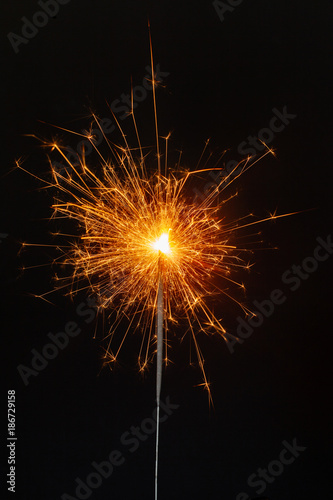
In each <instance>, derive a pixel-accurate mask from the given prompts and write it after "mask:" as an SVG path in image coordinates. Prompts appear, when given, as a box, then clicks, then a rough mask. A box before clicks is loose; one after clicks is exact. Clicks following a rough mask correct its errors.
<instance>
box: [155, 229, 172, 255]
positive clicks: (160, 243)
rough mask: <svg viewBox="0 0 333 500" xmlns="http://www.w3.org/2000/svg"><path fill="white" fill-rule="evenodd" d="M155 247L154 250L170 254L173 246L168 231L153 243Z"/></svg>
mask: <svg viewBox="0 0 333 500" xmlns="http://www.w3.org/2000/svg"><path fill="white" fill-rule="evenodd" d="M153 248H154V250H158V251H160V252H162V253H165V254H168V253H170V252H171V248H170V245H169V234H168V233H163V234H161V236H160V237H159V238H158V240H156V241H155V242H154V243H153Z"/></svg>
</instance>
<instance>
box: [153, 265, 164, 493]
mask: <svg viewBox="0 0 333 500" xmlns="http://www.w3.org/2000/svg"><path fill="white" fill-rule="evenodd" d="M159 264H160V263H159ZM156 325H157V366H156V404H157V412H156V451H155V500H157V475H158V442H159V428H160V395H161V384H162V356H163V280H162V273H161V267H160V265H159V273H158V292H157V318H156Z"/></svg>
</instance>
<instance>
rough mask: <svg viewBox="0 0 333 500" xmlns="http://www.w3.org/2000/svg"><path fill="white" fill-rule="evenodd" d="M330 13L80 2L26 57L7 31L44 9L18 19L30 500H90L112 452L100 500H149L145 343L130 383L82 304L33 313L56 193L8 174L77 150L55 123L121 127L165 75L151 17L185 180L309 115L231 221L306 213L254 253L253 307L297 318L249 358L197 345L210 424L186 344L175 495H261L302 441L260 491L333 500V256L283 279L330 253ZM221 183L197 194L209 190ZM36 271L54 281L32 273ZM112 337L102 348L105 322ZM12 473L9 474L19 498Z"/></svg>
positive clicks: (19, 359) (14, 192) (9, 373)
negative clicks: (110, 121)
mask: <svg viewBox="0 0 333 500" xmlns="http://www.w3.org/2000/svg"><path fill="white" fill-rule="evenodd" d="M226 3H227V2H226ZM330 7H331V2H329V1H328V0H327V1H321V2H319V3H318V4H317V3H315V2H312V1H296V0H294V1H292V2H290V1H287V0H271V1H269V2H267V1H264V0H253V1H251V0H244V1H243V2H240V4H239V5H238V6H237V7H235V8H234V10H232V11H229V12H226V13H225V19H224V20H223V22H221V20H220V19H219V16H218V14H217V12H216V10H215V9H214V6H213V4H212V3H211V2H210V1H198V0H196V1H194V2H193V1H187V0H178V1H174V0H168V1H159V2H148V1H142V0H135V1H134V0H132V1H129V0H123V1H121V2H120V1H114V0H111V1H106V0H102V1H97V2H92V1H88V0H83V1H80V2H79V1H78V0H71V1H70V2H68V4H66V5H61V6H60V8H59V12H58V14H57V16H56V17H55V18H52V19H49V21H48V24H47V25H46V26H44V27H42V28H40V29H39V32H38V33H37V34H36V36H35V37H34V38H32V39H31V40H29V42H28V43H27V44H21V45H20V46H19V52H18V53H17V54H16V53H15V52H14V50H13V48H12V46H11V44H10V42H9V40H8V38H7V33H9V32H13V33H16V34H18V35H20V34H21V29H22V24H23V21H22V20H21V18H22V16H26V17H27V18H28V19H30V20H31V19H32V17H33V15H34V14H35V12H37V11H38V10H40V7H39V6H38V4H37V2H35V1H30V0H29V1H24V2H22V1H15V2H10V3H9V2H5V4H4V5H3V9H2V10H3V13H2V47H3V62H2V70H3V71H2V79H1V80H2V82H1V83H2V85H3V90H2V95H3V97H4V99H3V105H2V125H3V131H2V139H3V141H2V155H1V163H2V164H1V168H2V174H3V175H2V178H1V188H2V190H1V225H0V233H1V236H2V237H1V244H0V267H1V284H2V295H1V305H2V315H1V319H2V339H3V340H4V343H5V344H4V346H5V348H4V349H3V350H2V352H3V353H4V359H3V363H2V365H3V366H4V367H5V368H6V372H5V373H6V375H5V379H4V380H5V385H4V391H3V393H2V398H3V401H4V402H5V401H6V392H7V390H9V389H15V390H16V399H17V423H16V426H17V437H18V440H17V450H16V451H17V464H16V472H17V493H16V498H19V499H29V500H31V499H50V500H53V499H60V498H61V495H62V494H64V493H67V494H68V495H71V496H72V497H75V478H77V477H79V478H81V479H82V480H83V481H84V480H85V479H86V477H87V476H88V475H89V474H90V473H91V472H92V471H93V469H92V466H91V463H92V462H93V461H96V462H100V461H102V460H105V459H107V457H108V455H109V453H110V452H111V451H112V450H114V449H120V450H121V451H122V452H123V453H124V456H125V463H124V464H123V465H121V466H120V467H118V468H117V467H116V468H115V470H114V472H113V474H112V476H111V477H110V478H108V479H105V480H103V484H102V485H101V486H100V487H99V488H97V489H95V490H94V491H93V493H92V494H91V496H90V497H89V498H93V499H105V498H111V499H131V498H133V499H134V498H135V499H152V498H153V491H154V446H155V439H154V435H151V436H149V437H148V438H147V440H146V441H144V442H142V443H141V445H140V447H139V448H138V450H137V451H135V452H133V453H130V452H129V450H128V447H127V448H126V447H124V446H123V445H121V444H120V437H121V435H122V434H123V433H124V432H125V431H127V430H129V429H130V427H131V426H132V425H140V424H141V422H142V421H143V419H145V418H147V417H150V416H151V414H152V411H153V409H154V397H155V396H154V391H155V375H154V365H153V366H152V367H151V369H150V371H149V373H148V374H147V376H146V377H145V378H144V379H142V378H141V377H140V375H139V374H138V373H137V371H136V368H135V356H136V350H137V345H138V339H137V338H135V337H133V338H131V339H130V341H128V342H127V344H126V346H125V349H124V351H125V352H124V356H123V357H122V360H121V363H120V366H119V368H118V369H117V370H116V371H114V372H110V371H109V370H102V371H101V361H100V357H101V353H102V349H101V345H102V344H101V343H100V342H99V340H93V335H94V331H95V322H91V323H87V322H85V321H84V320H85V318H84V317H82V316H79V315H78V314H77V312H76V308H77V307H78V306H79V304H80V303H81V302H82V301H84V300H85V299H86V296H85V295H84V294H82V295H79V296H78V297H76V298H74V302H71V301H70V300H69V299H68V298H67V297H63V296H62V295H61V293H57V292H56V293H53V294H51V295H48V296H47V298H48V299H49V300H50V301H51V303H48V302H46V301H42V300H39V299H36V298H35V297H33V294H41V293H43V292H45V291H49V290H51V289H52V287H53V284H52V277H53V274H54V269H53V268H52V267H51V266H50V265H49V262H50V261H51V260H52V259H53V258H54V257H55V253H54V251H53V250H52V248H42V247H37V248H35V247H33V248H30V249H28V250H27V251H25V252H23V253H19V250H20V242H22V241H25V242H29V243H47V244H50V243H53V240H52V238H51V237H50V235H49V232H50V231H52V230H54V228H55V226H54V225H52V223H50V222H49V221H48V218H49V217H50V215H51V209H50V205H51V203H52V193H50V192H49V191H47V190H40V189H39V188H40V187H41V186H42V184H41V183H40V182H39V181H38V180H36V179H34V178H33V177H31V176H29V175H27V174H25V173H24V172H22V171H19V170H12V168H13V166H14V161H15V160H16V159H19V158H21V159H22V161H23V164H22V165H23V167H24V168H26V169H27V170H28V171H32V172H34V173H36V174H37V175H39V176H41V177H43V178H45V177H47V176H48V168H49V167H48V162H47V157H46V153H48V151H46V150H44V149H41V148H40V147H39V145H38V142H37V141H36V140H34V139H33V138H31V137H26V136H25V134H33V135H37V136H39V137H43V138H47V139H49V140H51V139H52V137H55V136H57V137H58V138H59V139H61V140H62V141H63V142H64V143H65V144H66V145H67V144H68V145H71V147H73V148H74V149H75V147H76V144H77V142H78V141H77V138H76V137H75V136H73V135H70V134H66V133H65V132H61V131H59V130H57V129H54V128H52V127H50V126H49V125H47V124H55V125H58V126H61V127H64V128H67V129H71V130H74V131H77V132H79V133H81V131H82V130H83V129H87V128H89V124H90V121H91V118H90V116H89V110H90V109H93V110H94V111H96V113H97V114H98V115H99V116H101V117H109V116H110V112H109V110H108V107H107V104H106V101H108V102H112V101H113V100H114V99H117V98H119V97H120V96H121V94H122V93H125V94H128V93H129V91H130V86H131V77H132V80H133V85H141V83H142V80H143V78H144V76H145V75H146V73H147V71H146V69H145V67H146V66H147V65H149V64H150V56H149V37H148V28H147V18H148V16H149V18H150V22H151V30H152V39H153V48H154V58H155V64H159V65H160V69H161V71H162V72H168V73H169V75H168V76H167V77H165V78H164V82H163V84H164V87H162V88H160V89H159V90H158V92H157V100H158V116H159V125H160V133H161V135H166V134H167V133H168V132H169V131H170V130H172V132H173V135H172V139H171V142H170V148H171V150H173V151H177V150H178V149H182V150H183V151H184V153H183V158H184V159H183V166H186V167H188V168H192V169H193V168H194V167H195V165H196V162H197V160H198V158H199V156H200V154H201V151H202V148H203V146H204V143H205V141H206V139H207V138H211V141H210V146H209V147H210V149H211V150H212V151H213V153H214V155H218V154H219V152H222V151H223V150H224V149H229V151H228V153H227V156H226V160H229V159H236V160H240V159H241V156H240V155H239V153H238V152H237V147H238V145H239V144H240V143H241V142H242V141H244V140H246V138H247V137H248V136H249V135H254V136H255V135H257V134H258V132H259V131H260V130H261V129H262V128H263V127H267V126H268V125H269V121H270V119H271V118H272V116H273V112H272V109H273V108H277V109H278V110H281V111H282V109H283V107H284V106H286V107H287V110H288V112H289V113H292V114H295V115H297V117H296V118H295V119H293V120H291V121H290V124H289V125H288V126H286V127H285V129H284V130H283V131H281V132H280V133H277V134H275V137H274V140H273V141H272V142H271V143H270V144H269V145H270V146H272V147H273V148H274V149H275V150H276V158H273V157H272V156H270V157H266V158H265V159H263V160H262V162H260V163H259V164H257V165H256V166H255V167H254V168H253V170H251V171H250V172H248V173H247V174H246V175H244V176H243V177H241V178H240V179H239V181H238V185H237V187H238V188H239V196H238V198H237V201H236V202H233V203H232V204H231V205H230V214H227V215H232V216H234V215H238V216H241V215H244V214H245V213H248V212H249V211H251V212H252V211H254V212H255V213H256V214H257V215H258V216H259V217H265V216H266V215H267V214H268V213H269V212H270V211H274V210H275V209H276V208H277V209H278V213H288V212H294V211H303V212H302V213H301V214H299V215H295V216H292V217H288V218H284V219H280V220H278V221H276V222H275V223H271V222H269V223H266V224H264V225H263V226H262V227H261V229H262V231H263V240H264V244H263V245H262V246H263V247H269V246H278V247H279V250H277V251H272V250H267V251H265V250H260V251H258V252H255V254H254V257H253V260H254V262H255V266H254V267H253V268H252V272H251V273H250V274H249V275H246V276H245V277H244V279H245V283H246V286H247V296H246V302H247V304H248V305H250V306H251V304H252V303H253V301H254V300H259V301H261V300H264V299H266V298H268V297H269V294H270V293H271V291H272V290H274V289H275V288H281V289H282V290H283V291H284V293H285V295H286V297H287V299H286V301H285V303H284V304H283V305H280V306H277V307H276V310H275V311H274V314H273V315H272V316H271V317H270V318H268V319H265V321H264V323H263V324H262V326H260V327H258V328H256V329H255V331H254V333H253V334H252V336H251V337H250V338H249V339H247V340H246V341H245V342H244V343H243V344H242V345H236V346H235V353H234V354H231V353H230V352H229V350H228V348H227V346H226V345H225V344H224V343H223V342H222V341H219V340H218V339H215V338H213V339H212V338H201V345H202V347H203V351H204V354H205V358H206V371H207V375H208V377H209V380H210V381H211V382H212V394H213V400H214V408H211V409H210V408H209V406H208V402H207V396H206V394H205V393H204V391H203V390H202V389H201V388H200V387H195V386H196V385H197V384H200V382H201V378H200V370H199V368H197V367H192V366H190V363H189V344H188V343H187V342H184V343H182V344H179V343H178V342H176V341H173V342H172V351H171V358H172V360H173V361H174V363H173V364H171V365H170V366H169V367H168V368H167V369H166V370H165V372H164V380H163V391H162V392H163V398H164V399H165V398H166V397H167V396H169V397H170V401H171V402H172V403H177V404H179V408H178V409H177V410H175V411H174V412H173V414H172V415H171V416H170V417H169V418H168V420H167V421H166V422H165V423H163V424H162V425H161V437H160V471H159V492H160V496H159V498H160V499H164V498H173V499H180V498H207V499H211V500H213V499H214V500H215V499H218V500H220V499H221V500H222V499H227V498H228V499H229V498H230V499H236V498H237V495H238V494H239V493H240V492H245V493H247V494H248V495H249V498H254V497H255V496H258V495H257V494H256V488H253V487H252V488H251V487H250V486H249V485H248V484H247V479H248V477H249V476H250V474H252V473H255V472H256V471H257V469H258V468H259V467H262V468H267V466H268V464H269V463H270V462H271V461H272V460H277V459H278V458H279V454H280V451H281V450H282V448H283V447H284V445H283V444H282V442H283V441H284V440H286V441H288V442H289V443H291V442H292V441H293V439H295V438H296V440H297V443H298V444H299V445H302V446H304V447H306V450H305V451H303V452H302V453H301V454H300V456H299V457H298V458H297V459H296V460H295V462H294V463H293V464H290V465H286V466H285V470H284V471H283V473H282V474H280V475H279V476H277V477H276V478H275V481H274V482H272V483H271V484H268V485H267V488H266V490H265V492H264V494H265V495H267V496H268V497H269V498H270V499H272V500H278V499H282V498H283V499H284V500H289V499H294V498H304V499H307V498H309V499H310V498H319V497H324V496H329V495H330V494H331V489H332V487H331V464H330V462H331V453H330V452H331V447H332V444H333V443H332V425H331V420H332V414H331V409H332V408H331V391H330V383H329V381H330V371H331V370H330V366H331V347H332V343H331V335H332V315H331V275H330V273H331V271H332V257H330V259H328V260H327V261H325V262H321V263H319V266H318V270H317V271H316V272H314V273H313V274H311V275H310V276H309V278H308V279H306V280H302V281H301V284H300V287H299V288H298V290H296V291H294V292H292V291H291V290H290V286H287V285H285V284H283V283H282V282H281V276H282V274H283V273H284V272H285V271H286V270H287V269H289V268H291V267H292V266H293V265H294V264H301V262H302V261H303V259H304V258H306V257H310V256H312V255H313V251H314V249H315V247H316V246H317V242H316V238H317V237H322V238H323V239H325V240H326V238H327V237H328V235H329V234H330V233H331V224H330V212H329V210H330V200H331V158H330V156H331V132H332V126H331V111H330V109H329V105H330V73H331V70H332V68H331V66H330V59H331V50H332V36H331V34H330V33H331V23H330V17H331V16H330V14H331V10H332V9H330ZM136 117H137V121H138V123H139V126H140V130H141V131H142V135H143V138H144V143H145V144H148V145H151V144H154V128H153V111H152V101H151V95H148V97H147V99H145V100H144V101H143V102H141V103H140V104H139V106H138V108H137V111H136ZM42 122H47V124H45V123H42ZM127 124H128V126H129V121H126V120H124V121H123V122H122V125H123V126H124V128H125V129H126V127H127ZM115 137H116V136H115ZM210 180H211V179H210V178H209V177H208V178H207V179H205V178H202V179H198V180H197V183H198V184H197V189H199V190H200V189H204V186H205V183H206V182H208V181H210ZM308 209H314V210H312V211H307V210H308ZM57 227H59V226H57ZM40 263H44V264H46V266H44V267H36V268H33V269H30V270H27V271H25V272H24V273H22V272H21V270H20V269H21V267H22V266H35V265H39V264H40ZM224 304H225V308H224ZM228 307H229V304H228V303H224V302H222V303H221V305H220V308H221V310H220V311H219V314H220V315H222V316H223V317H225V321H226V326H227V329H228V331H230V333H236V327H237V321H236V316H237V315H238V314H240V311H236V312H235V315H232V314H230V311H229V313H228ZM86 319H87V317H86ZM71 320H72V321H76V322H77V323H78V325H79V326H80V328H81V330H82V332H81V334H80V335H78V336H77V337H76V338H75V339H72V340H71V341H70V343H69V345H68V347H67V348H66V349H64V350H63V351H62V352H61V353H60V354H59V355H58V356H57V357H56V358H55V359H54V360H51V361H50V362H49V364H48V366H47V367H46V368H45V369H44V370H42V371H41V372H40V373H39V374H38V375H37V376H31V377H30V378H29V383H28V385H27V386H25V385H24V383H23V381H22V378H21V377H20V375H19V373H18V371H17V366H18V365H20V364H23V365H26V366H29V364H30V363H31V358H32V354H31V349H37V350H39V351H40V350H41V349H42V348H43V346H44V345H45V344H46V343H47V342H48V338H47V334H48V333H49V332H53V333H57V332H59V331H62V330H63V328H64V326H65V325H66V323H67V322H68V321H71ZM98 329H99V331H98V335H97V336H98V338H100V337H101V336H102V326H101V325H100V324H99V323H98ZM176 333H177V332H176ZM180 333H181V332H180ZM177 334H179V332H178V333H177ZM163 398H162V399H163ZM4 414H5V413H4ZM5 429H6V427H5V424H4V427H3V430H4V433H3V434H4V438H5V437H6V431H5ZM3 443H5V441H3ZM4 447H5V444H4ZM5 455H6V453H5ZM7 469H8V466H7V465H6V463H4V468H3V470H2V473H3V475H2V482H3V483H4V482H5V481H4V479H3V478H4V477H5V474H6V473H7ZM3 486H4V485H3ZM4 490H5V492H6V488H4ZM7 494H8V498H13V497H14V495H13V494H10V493H8V492H7ZM240 498H241V497H240ZM244 498H246V496H244Z"/></svg>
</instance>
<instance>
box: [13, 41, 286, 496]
mask: <svg viewBox="0 0 333 500" xmlns="http://www.w3.org/2000/svg"><path fill="white" fill-rule="evenodd" d="M150 46H151V45H150ZM151 67H152V68H154V63H153V54H152V50H151ZM151 84H152V89H153V103H154V117H155V120H154V121H155V134H156V153H157V172H156V171H155V172H151V171H150V170H149V168H148V165H147V157H146V156H145V155H144V152H143V151H144V150H143V147H142V145H141V141H140V137H139V132H138V127H137V124H136V121H135V116H134V112H133V94H132V110H131V116H132V120H133V125H134V130H135V133H136V137H137V142H138V148H137V150H136V151H138V153H137V157H135V156H134V150H133V149H131V148H130V147H129V144H128V142H127V139H126V136H125V134H124V132H123V130H122V129H121V127H120V125H119V123H118V121H117V119H116V117H115V116H114V119H115V121H116V123H117V125H118V127H119V130H120V132H121V134H122V137H123V145H121V146H119V145H114V144H112V143H111V142H110V141H109V140H108V139H107V137H106V136H105V134H104V131H103V128H102V127H101V125H100V123H99V121H98V118H97V117H96V116H95V115H93V118H94V120H95V122H96V123H97V126H98V127H99V130H100V132H101V134H102V135H103V137H104V139H105V142H106V144H107V145H108V147H109V153H110V155H111V158H112V159H108V158H106V157H105V156H104V155H103V154H102V152H101V150H100V149H98V148H97V146H96V144H95V142H96V141H95V139H94V137H93V136H92V135H91V134H87V135H86V136H85V135H83V137H85V138H88V140H89V141H90V143H91V145H92V147H93V148H94V150H95V152H96V153H97V155H98V157H99V159H100V168H99V171H100V172H99V173H97V172H96V171H95V170H93V168H91V167H90V166H88V165H87V163H86V158H85V154H84V151H83V152H82V155H78V158H77V162H76V163H74V162H71V161H70V160H69V159H68V158H67V157H66V155H65V150H64V149H63V148H62V147H61V146H60V145H59V144H58V143H52V144H48V143H45V145H46V146H51V147H52V149H53V150H55V151H57V152H58V153H59V154H60V155H61V156H62V158H63V160H64V161H65V168H64V171H62V172H59V171H58V170H56V169H55V168H53V167H52V175H53V180H52V182H50V183H48V182H46V184H47V186H48V187H52V188H55V189H56V191H57V193H58V194H57V195H56V198H55V202H54V204H53V210H54V217H55V218H62V217H65V218H70V219H74V220H76V221H77V222H78V224H79V226H80V231H81V237H80V238H79V239H78V240H77V241H76V242H75V243H73V244H71V246H70V249H69V251H68V250H67V249H64V253H65V258H64V260H63V264H65V265H66V266H69V268H70V269H71V270H72V269H73V271H72V272H70V273H69V274H68V276H67V277H65V278H62V279H65V281H66V282H67V279H69V280H70V281H71V283H72V288H71V291H70V293H75V292H77V291H78V290H77V289H76V288H75V286H74V284H75V283H82V284H81V285H80V287H81V288H80V289H83V288H88V289H89V290H90V291H91V292H92V293H93V294H94V295H95V296H96V297H97V298H98V305H99V309H100V310H101V311H110V320H111V321H110V330H109V332H108V334H107V335H106V337H107V338H108V345H107V348H106V352H105V355H104V361H105V363H106V364H108V365H110V366H111V365H113V364H114V363H115V362H116V360H117V358H118V355H119V352H120V350H121V348H122V346H123V344H124V341H125V339H126V337H127V335H128V333H129V332H130V331H140V333H141V335H142V343H141V348H140V352H139V356H138V366H139V370H140V371H144V370H145V369H146V368H147V366H148V365H149V363H150V361H151V359H152V357H153V355H154V352H155V351H156V352H157V370H156V402H157V429H156V459H155V499H157V473H158V442H159V407H160V391H161V380H162V364H163V360H164V363H167V362H168V341H167V333H168V328H169V325H170V324H176V323H178V322H183V324H186V325H187V326H186V333H187V332H189V333H190V335H191V338H192V340H193V344H194V347H195V352H196V356H197V361H198V364H199V366H200V368H201V372H202V375H203V383H202V385H203V386H204V387H205V388H206V389H207V391H208V395H209V399H210V400H211V395H210V388H209V382H208V379H207V377H206V373H205V369H204V357H203V354H202V352H201V349H200V347H199V344H198V340H197V335H198V332H199V331H203V332H205V333H215V334H217V335H219V336H221V337H222V338H226V333H227V332H226V330H225V328H224V327H223V325H222V324H221V320H220V319H219V318H217V317H216V315H215V314H214V312H213V310H212V308H211V307H210V306H209V305H208V301H207V297H210V296H212V295H214V294H215V295H219V296H221V294H223V295H224V296H225V297H228V298H231V299H232V300H234V301H236V302H237V304H239V306H240V307H241V308H242V309H243V311H244V312H245V313H246V314H249V313H250V311H249V310H248V309H247V307H246V306H244V305H243V304H241V303H240V302H238V300H236V298H233V297H232V296H231V294H230V293H229V292H228V289H226V288H224V289H222V288H221V287H220V286H219V285H218V284H216V282H214V280H213V278H214V277H218V278H222V279H223V280H224V281H225V282H226V283H227V284H228V286H229V285H230V284H231V285H235V286H236V287H239V288H241V289H244V285H243V284H242V283H239V282H237V281H235V279H234V276H233V271H234V270H237V269H239V268H243V269H248V268H249V267H250V265H249V264H246V263H245V262H244V261H243V260H242V258H241V256H240V254H241V252H242V251H243V250H244V249H243V248H240V247H239V246H237V245H236V244H235V243H234V242H233V240H234V237H235V234H236V232H237V231H239V230H240V229H242V228H245V227H248V226H252V225H254V224H258V223H259V222H263V220H261V221H253V220H252V219H251V220H250V219H249V218H250V217H251V216H250V215H248V216H246V217H243V218H241V219H238V220H236V221H233V222H231V223H227V222H225V219H224V218H222V217H221V216H220V215H219V212H220V208H221V205H222V204H223V203H225V202H226V201H229V200H230V199H231V198H233V196H235V195H232V196H230V197H229V198H227V199H226V200H224V201H223V203H219V196H220V195H221V193H222V192H223V191H224V189H225V188H226V187H227V185H230V184H231V183H232V182H234V181H235V180H236V179H237V178H238V177H239V176H240V175H242V174H243V173H244V172H245V171H247V170H248V169H249V168H251V167H252V166H253V165H254V164H255V163H257V161H258V160H259V159H258V158H257V159H252V158H247V159H245V160H243V161H242V162H240V163H239V164H238V165H236V166H235V168H234V170H233V171H232V172H230V173H229V174H228V175H227V176H226V177H224V178H222V180H221V181H220V183H219V184H218V185H216V187H215V188H214V189H213V190H212V191H211V192H210V193H209V194H207V196H206V198H205V199H204V201H202V202H200V203H195V202H194V201H193V202H190V201H189V200H188V197H187V196H186V185H187V183H188V180H189V179H190V177H191V176H192V175H193V174H198V173H200V172H204V171H206V170H207V169H197V170H195V171H194V172H190V171H188V172H183V173H181V172H180V173H177V172H176V173H171V172H169V168H168V164H167V152H168V150H167V145H168V139H169V136H168V137H167V138H166V142H165V144H166V146H165V164H164V175H162V173H161V162H162V154H161V150H160V136H159V130H158V123H157V112H156V96H155V88H156V86H157V85H158V82H157V81H156V78H155V75H154V71H153V70H152V80H151ZM63 130H64V129H63ZM69 132H70V131H69ZM78 135H82V134H78ZM269 153H272V151H271V150H270V149H268V148H267V150H266V152H265V153H264V154H263V155H262V156H265V155H267V154H269ZM19 166H20V168H22V166H21V165H19ZM23 170H24V169H23ZM209 170H212V168H209ZM216 170H222V169H221V168H216ZM236 171H237V172H236ZM43 182H45V181H43ZM286 215H290V214H284V215H280V216H277V215H275V214H272V215H270V217H267V218H266V219H264V220H272V219H276V218H278V217H285V216H286ZM220 281H221V279H220ZM61 286H62V285H61ZM111 317H112V319H111ZM123 319H126V320H127V323H128V325H127V329H126V331H125V333H124V335H123V336H122V338H121V339H120V341H118V344H116V347H114V344H115V342H116V340H117V339H116V332H117V329H118V327H119V325H120V323H121V322H122V320H123ZM194 324H196V325H198V327H196V328H194V326H193V325H194ZM154 325H155V329H156V331H155V332H154ZM155 344H156V347H155ZM163 350H164V351H165V354H164V355H163ZM152 351H153V352H152Z"/></svg>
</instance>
